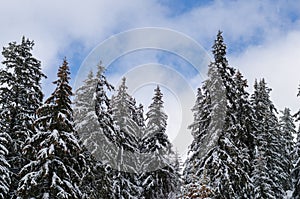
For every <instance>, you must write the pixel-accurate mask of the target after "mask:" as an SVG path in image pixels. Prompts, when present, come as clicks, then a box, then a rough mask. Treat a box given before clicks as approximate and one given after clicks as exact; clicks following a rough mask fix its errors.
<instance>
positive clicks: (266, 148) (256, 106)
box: [251, 79, 287, 198]
mask: <svg viewBox="0 0 300 199" xmlns="http://www.w3.org/2000/svg"><path fill="white" fill-rule="evenodd" d="M254 89H255V90H254V93H253V94H252V96H251V103H252V107H253V110H254V114H255V120H254V126H255V129H254V138H255V139H254V144H255V145H254V146H255V151H254V152H255V153H254V160H253V163H252V165H253V174H252V180H253V184H254V195H253V198H283V197H284V195H285V191H284V188H283V181H285V180H286V178H287V176H286V175H285V171H284V164H283V162H284V161H286V160H285V159H283V157H282V155H281V154H282V151H281V150H282V149H281V144H280V142H281V137H280V130H279V123H278V120H277V117H276V115H275V113H276V109H275V107H274V105H273V103H272V101H271V100H270V96H269V93H270V91H271V89H270V88H268V87H267V86H266V83H265V81H264V79H262V80H261V81H260V82H258V83H257V82H255V85H254Z"/></svg>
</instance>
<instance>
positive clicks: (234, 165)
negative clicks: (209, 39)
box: [184, 32, 251, 198]
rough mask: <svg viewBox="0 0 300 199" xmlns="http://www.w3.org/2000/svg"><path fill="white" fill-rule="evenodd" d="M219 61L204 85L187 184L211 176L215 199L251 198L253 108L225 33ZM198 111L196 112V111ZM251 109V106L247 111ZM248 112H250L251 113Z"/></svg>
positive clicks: (219, 44) (219, 41) (194, 126)
mask: <svg viewBox="0 0 300 199" xmlns="http://www.w3.org/2000/svg"><path fill="white" fill-rule="evenodd" d="M212 52H213V54H214V62H212V63H211V64H210V65H209V71H208V79H207V80H206V81H205V83H204V85H203V89H202V90H203V93H204V97H202V96H201V93H198V97H197V101H196V104H195V107H194V119H195V121H194V123H193V124H192V125H191V127H190V128H191V129H192V133H193V136H194V139H195V140H194V142H193V144H192V146H191V148H190V155H189V158H188V159H187V161H186V166H187V167H189V168H194V170H193V171H192V172H189V171H187V170H188V169H185V173H184V177H185V183H191V182H192V178H193V176H194V175H196V176H197V177H198V179H204V178H207V182H208V184H206V185H205V187H208V188H209V189H210V191H211V193H213V195H212V197H213V198H247V197H248V194H249V190H250V187H251V181H250V177H249V173H248V172H249V171H248V170H249V167H250V149H249V146H250V144H249V143H246V141H247V142H248V138H250V137H251V133H250V131H249V129H248V126H247V123H246V122H245V121H244V119H245V118H248V114H249V113H248V112H244V107H247V106H248V107H249V103H248V102H247V97H248V95H247V93H246V92H245V91H244V87H245V83H244V82H245V81H244V80H243V79H242V76H241V74H240V73H237V72H236V71H235V69H234V68H232V67H230V66H229V65H228V61H227V59H226V45H225V44H224V42H223V37H222V33H221V32H219V33H218V35H217V39H216V40H215V44H214V45H213V51H212ZM195 109H196V110H195ZM247 109H248V108H247ZM247 109H246V110H247Z"/></svg>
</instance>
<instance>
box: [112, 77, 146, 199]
mask: <svg viewBox="0 0 300 199" xmlns="http://www.w3.org/2000/svg"><path fill="white" fill-rule="evenodd" d="M134 104H135V103H134V99H133V98H132V97H131V96H130V95H129V94H128V93H127V86H126V78H125V77H124V78H123V79H122V83H121V85H120V86H119V88H118V90H117V94H116V95H115V96H113V97H112V100H111V112H112V118H113V121H114V126H115V127H114V129H115V135H114V138H113V139H114V141H115V143H116V145H117V146H118V151H117V156H116V158H115V159H116V161H115V165H114V168H116V169H115V170H114V174H113V181H114V185H113V186H114V190H115V198H118V199H119V198H120V199H122V198H139V197H140V196H141V188H140V187H139V180H138V171H137V169H138V166H137V163H138V159H137V157H136V155H137V154H138V152H139V150H138V144H139V142H138V139H137V134H138V133H139V132H140V131H139V129H140V127H139V125H138V124H137V123H136V121H135V120H134V110H135V108H134V106H133V105H134Z"/></svg>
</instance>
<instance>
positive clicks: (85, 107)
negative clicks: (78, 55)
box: [74, 64, 116, 198]
mask: <svg viewBox="0 0 300 199" xmlns="http://www.w3.org/2000/svg"><path fill="white" fill-rule="evenodd" d="M103 70H104V67H103V66H101V64H99V65H98V71H97V76H94V75H93V72H92V71H91V72H90V73H89V75H88V77H87V79H86V80H85V81H84V84H83V85H82V86H81V87H79V88H78V89H77V90H76V92H75V100H74V105H75V106H74V124H75V130H76V131H77V132H78V134H79V137H80V140H81V141H82V143H83V145H84V148H86V149H87V150H88V151H86V153H85V154H86V155H87V160H88V161H87V163H88V164H89V166H90V168H91V169H90V173H89V175H91V176H88V177H87V179H86V180H85V182H86V183H87V185H85V187H86V192H88V193H89V192H90V190H89V189H90V187H89V184H92V186H94V187H95V188H94V189H95V193H92V194H94V195H95V196H96V198H110V197H111V193H112V190H111V181H110V178H109V174H108V168H109V165H108V164H110V163H111V162H113V161H114V158H115V156H116V155H115V153H116V152H115V150H114V149H116V147H111V146H114V145H113V144H112V143H110V140H109V139H108V137H106V135H105V134H104V133H103V131H104V130H105V129H103V128H102V127H103V126H100V124H99V122H98V117H97V115H96V112H95V105H96V104H95V102H96V87H97V84H98V82H99V81H101V80H100V78H101V76H102V75H103V74H102V73H103ZM90 178H92V179H93V180H88V179H90ZM90 197H91V196H90Z"/></svg>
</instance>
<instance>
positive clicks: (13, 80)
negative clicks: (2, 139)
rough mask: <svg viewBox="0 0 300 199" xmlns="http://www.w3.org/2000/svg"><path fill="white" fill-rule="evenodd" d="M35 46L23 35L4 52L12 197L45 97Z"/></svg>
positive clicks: (2, 100)
mask: <svg viewBox="0 0 300 199" xmlns="http://www.w3.org/2000/svg"><path fill="white" fill-rule="evenodd" d="M33 46H34V42H33V41H30V40H29V39H26V38H25V37H23V38H22V41H21V44H17V43H16V42H12V43H9V44H8V46H7V47H4V48H3V51H2V55H3V56H4V61H3V62H2V63H3V65H4V68H3V69H1V70H0V84H1V85H2V86H1V88H0V104H1V105H0V106H1V107H0V108H1V110H2V111H1V113H0V114H1V117H0V120H1V122H0V125H1V128H0V129H1V130H2V133H4V134H8V135H9V136H10V137H11V139H12V142H11V143H10V144H9V145H8V146H7V147H8V155H7V161H8V163H9V165H10V171H11V173H12V176H11V187H10V195H11V196H12V197H15V194H16V193H15V191H16V189H17V185H18V182H19V177H18V172H19V171H20V169H21V168H22V167H23V166H24V165H25V164H26V163H27V160H26V158H24V157H23V155H22V154H21V151H22V150H21V149H22V147H23V144H24V142H25V140H26V139H27V138H29V137H30V136H32V135H33V134H34V133H35V132H34V128H33V122H34V120H35V119H36V114H35V113H36V110H37V108H38V107H39V106H40V105H41V103H42V98H43V93H42V91H41V85H40V84H41V83H40V81H41V79H42V78H43V77H45V75H44V74H43V73H42V72H41V62H40V61H39V60H37V59H36V58H34V57H33V55H32V53H31V51H32V49H33Z"/></svg>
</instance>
